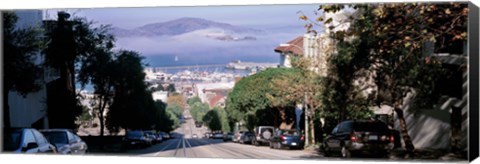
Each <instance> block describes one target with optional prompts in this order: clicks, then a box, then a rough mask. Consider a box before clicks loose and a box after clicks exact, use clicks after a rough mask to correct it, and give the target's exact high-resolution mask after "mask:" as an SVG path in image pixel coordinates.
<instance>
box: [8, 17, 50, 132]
mask: <svg viewBox="0 0 480 164" xmlns="http://www.w3.org/2000/svg"><path fill="white" fill-rule="evenodd" d="M15 13H16V14H17V16H18V22H17V28H25V27H28V26H34V27H35V26H37V27H38V26H40V25H41V23H42V12H41V11H40V10H24V11H16V12H15ZM42 62H43V58H41V57H40V55H39V57H37V58H36V61H35V63H37V64H41V63H42ZM7 69H8V68H7ZM39 80H40V82H42V81H41V80H43V79H39ZM8 96H9V99H8V104H9V107H10V121H11V126H12V127H31V126H32V123H34V122H36V121H38V120H40V119H43V121H44V125H45V126H44V128H48V120H47V119H46V115H47V111H46V100H47V99H46V97H47V92H46V86H45V85H44V84H43V85H42V89H41V90H40V91H38V92H35V93H30V94H28V95H27V96H26V97H25V98H24V97H23V96H21V95H19V94H18V93H17V92H10V93H9V95H8Z"/></svg>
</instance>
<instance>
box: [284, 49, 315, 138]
mask: <svg viewBox="0 0 480 164" xmlns="http://www.w3.org/2000/svg"><path fill="white" fill-rule="evenodd" d="M290 46H291V47H295V48H298V49H300V50H301V52H305V49H304V48H303V47H300V46H298V45H295V44H289V43H282V44H280V47H290ZM304 55H305V54H304ZM304 86H305V85H304ZM302 106H303V108H304V109H305V111H304V120H305V146H307V145H309V144H310V136H309V135H308V134H309V129H308V128H309V127H310V126H309V125H308V116H309V115H310V114H311V112H310V111H309V110H308V106H307V92H304V97H303V102H302Z"/></svg>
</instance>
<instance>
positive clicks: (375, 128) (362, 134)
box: [322, 120, 394, 158]
mask: <svg viewBox="0 0 480 164" xmlns="http://www.w3.org/2000/svg"><path fill="white" fill-rule="evenodd" d="M393 142H394V136H393V135H392V133H391V131H390V130H389V129H388V127H387V125H386V124H385V123H383V122H380V121H370V120H349V121H344V122H341V123H340V124H338V125H337V126H336V127H335V128H334V129H333V131H332V133H331V134H330V135H329V136H328V137H327V138H326V139H325V140H324V142H323V144H322V149H323V151H324V154H325V156H330V155H331V154H332V153H333V152H337V153H339V154H340V155H341V156H342V157H345V158H347V157H351V155H352V154H353V153H365V152H367V153H375V155H380V156H386V155H387V154H388V153H389V152H390V150H391V149H392V148H393Z"/></svg>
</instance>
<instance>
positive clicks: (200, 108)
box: [190, 98, 210, 122]
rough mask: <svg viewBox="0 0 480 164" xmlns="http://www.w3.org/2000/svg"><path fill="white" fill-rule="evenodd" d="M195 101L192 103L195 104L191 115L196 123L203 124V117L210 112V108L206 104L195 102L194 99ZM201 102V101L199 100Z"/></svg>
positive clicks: (191, 108) (191, 109)
mask: <svg viewBox="0 0 480 164" xmlns="http://www.w3.org/2000/svg"><path fill="white" fill-rule="evenodd" d="M192 99H193V100H192V101H190V102H191V103H193V104H192V105H191V106H190V114H191V115H192V117H193V119H194V120H195V121H199V122H202V119H203V116H205V114H207V112H208V111H209V110H210V107H209V106H208V104H206V103H202V102H200V101H195V98H192ZM198 100H200V99H198Z"/></svg>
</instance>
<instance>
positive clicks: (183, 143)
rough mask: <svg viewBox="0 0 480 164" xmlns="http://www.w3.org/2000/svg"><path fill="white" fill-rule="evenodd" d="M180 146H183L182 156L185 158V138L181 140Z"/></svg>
mask: <svg viewBox="0 0 480 164" xmlns="http://www.w3.org/2000/svg"><path fill="white" fill-rule="evenodd" d="M182 146H183V156H184V157H187V149H186V148H185V138H182Z"/></svg>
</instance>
